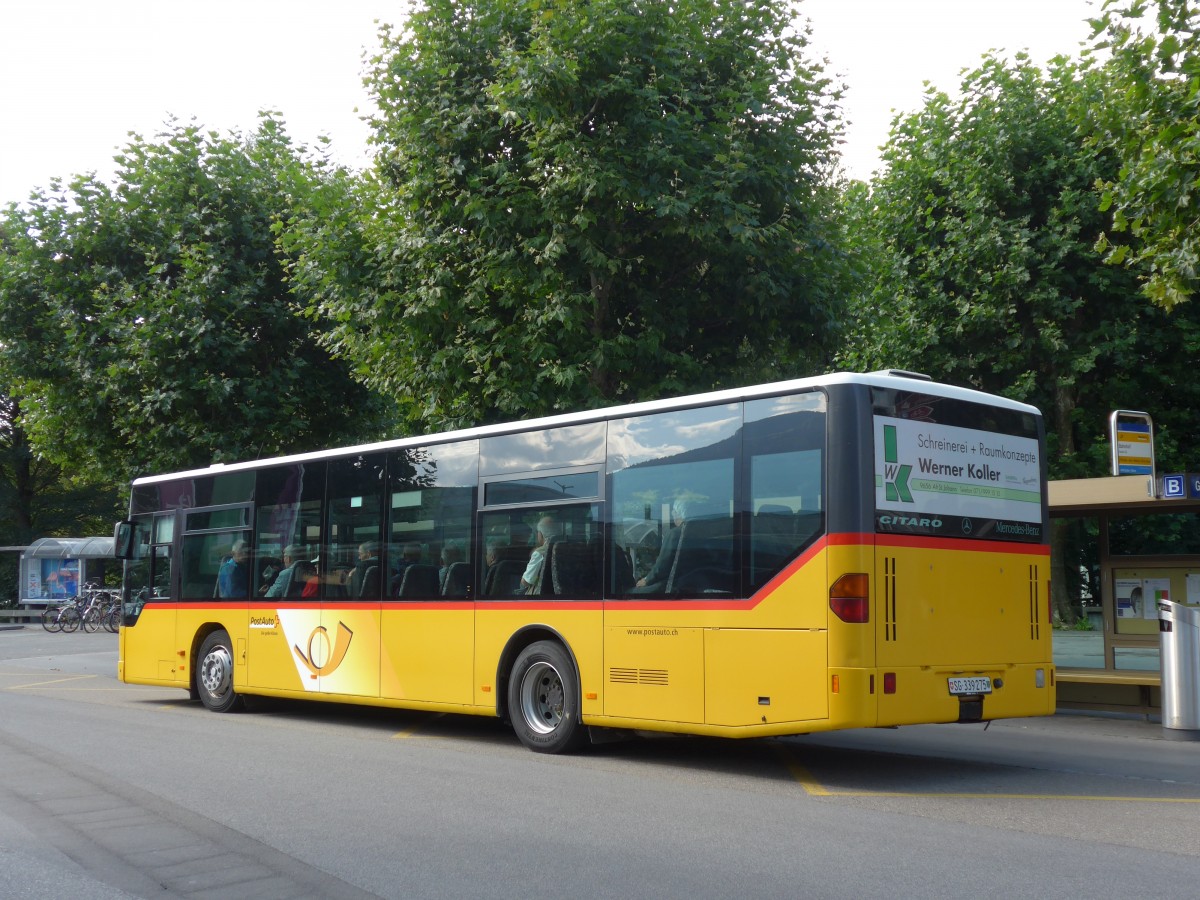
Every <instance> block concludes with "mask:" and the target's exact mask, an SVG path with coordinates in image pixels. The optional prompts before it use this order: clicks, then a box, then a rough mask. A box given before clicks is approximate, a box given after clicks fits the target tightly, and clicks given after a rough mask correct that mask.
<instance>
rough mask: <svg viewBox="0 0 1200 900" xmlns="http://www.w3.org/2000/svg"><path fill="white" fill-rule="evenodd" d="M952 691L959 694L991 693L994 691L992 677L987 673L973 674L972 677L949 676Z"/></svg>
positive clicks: (956, 694)
mask: <svg viewBox="0 0 1200 900" xmlns="http://www.w3.org/2000/svg"><path fill="white" fill-rule="evenodd" d="M947 681H949V683H950V693H951V694H954V695H955V696H958V695H960V694H990V693H991V692H992V679H990V678H988V677H987V676H986V675H973V676H971V677H970V678H949V679H947Z"/></svg>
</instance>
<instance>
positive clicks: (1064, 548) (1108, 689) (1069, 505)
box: [1049, 475, 1200, 714]
mask: <svg viewBox="0 0 1200 900" xmlns="http://www.w3.org/2000/svg"><path fill="white" fill-rule="evenodd" d="M1169 477H1172V478H1178V477H1181V476H1169ZM1183 477H1185V478H1186V479H1187V480H1188V482H1189V483H1190V482H1191V481H1195V482H1196V484H1197V486H1200V476H1183ZM1172 484H1174V482H1172ZM1049 493H1050V520H1051V540H1052V553H1053V557H1052V562H1051V565H1052V568H1053V570H1054V571H1053V572H1052V587H1051V591H1052V594H1053V595H1054V598H1055V601H1056V605H1057V604H1058V603H1059V602H1060V601H1061V599H1062V595H1063V594H1065V595H1066V598H1067V600H1068V602H1069V603H1070V605H1071V608H1072V610H1073V611H1074V612H1075V613H1076V614H1077V618H1076V620H1075V621H1074V622H1070V621H1067V622H1062V623H1060V624H1059V627H1058V628H1056V629H1055V632H1054V661H1055V667H1056V670H1057V688H1058V705H1059V708H1066V709H1070V708H1077V709H1108V710H1118V711H1130V712H1137V713H1141V714H1150V713H1153V712H1155V711H1156V710H1158V709H1159V708H1160V707H1161V698H1160V687H1161V683H1162V673H1161V662H1160V659H1159V630H1158V606H1157V604H1158V601H1159V600H1162V599H1170V600H1173V601H1175V602H1177V603H1188V604H1191V605H1200V515H1198V514H1200V491H1196V492H1189V491H1188V490H1186V489H1185V490H1184V491H1183V492H1182V494H1183V495H1182V496H1174V497H1164V496H1163V495H1164V490H1163V482H1162V480H1161V479H1159V480H1158V481H1157V482H1156V480H1155V479H1152V478H1150V477H1148V476H1144V475H1124V476H1117V477H1108V478H1085V479H1074V480H1064V481H1052V482H1050V485H1049ZM1169 493H1173V494H1178V493H1179V492H1178V491H1174V490H1172V491H1170V492H1169ZM1189 493H1193V494H1196V495H1193V496H1188V494H1189ZM1060 608H1061V607H1060Z"/></svg>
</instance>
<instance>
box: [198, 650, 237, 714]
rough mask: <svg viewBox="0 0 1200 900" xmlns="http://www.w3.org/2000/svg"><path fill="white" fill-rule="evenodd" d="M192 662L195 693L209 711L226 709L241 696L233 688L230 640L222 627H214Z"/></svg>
mask: <svg viewBox="0 0 1200 900" xmlns="http://www.w3.org/2000/svg"><path fill="white" fill-rule="evenodd" d="M197 660H198V662H197V664H196V693H198V694H199V695H200V702H201V703H203V704H204V705H205V706H207V707H208V708H209V709H211V710H212V711H213V712H229V711H230V710H231V709H233V708H234V707H235V706H237V703H238V700H240V699H241V698H240V697H239V696H238V694H237V692H236V691H234V689H233V643H232V641H230V640H229V635H228V634H227V633H225V632H224V631H214V632H213V633H212V634H210V635H209V636H208V637H206V638H205V639H204V643H203V644H201V645H200V653H199V655H198V656H197Z"/></svg>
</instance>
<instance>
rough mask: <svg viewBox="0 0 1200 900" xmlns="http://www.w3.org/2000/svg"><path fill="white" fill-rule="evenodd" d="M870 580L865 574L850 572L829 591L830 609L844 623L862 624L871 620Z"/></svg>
mask: <svg viewBox="0 0 1200 900" xmlns="http://www.w3.org/2000/svg"><path fill="white" fill-rule="evenodd" d="M870 585H871V582H870V579H869V578H868V577H867V575H866V574H865V573H863V572H850V573H848V574H846V575H843V576H842V577H841V578H839V579H838V580H837V581H835V582H834V583H833V587H831V588H830V589H829V608H830V609H832V610H833V614H834V615H835V616H837V617H838V618H839V619H841V620H842V621H843V622H850V623H853V624H862V623H864V622H869V621H870V620H871V591H870Z"/></svg>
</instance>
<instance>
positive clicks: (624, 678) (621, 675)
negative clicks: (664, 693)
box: [608, 666, 670, 686]
mask: <svg viewBox="0 0 1200 900" xmlns="http://www.w3.org/2000/svg"><path fill="white" fill-rule="evenodd" d="M608 680H609V681H611V682H613V683H614V684H658V685H663V686H666V685H668V684H670V679H669V678H668V675H667V670H666V669H630V668H624V667H619V666H613V667H612V668H610V669H609V670H608Z"/></svg>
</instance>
